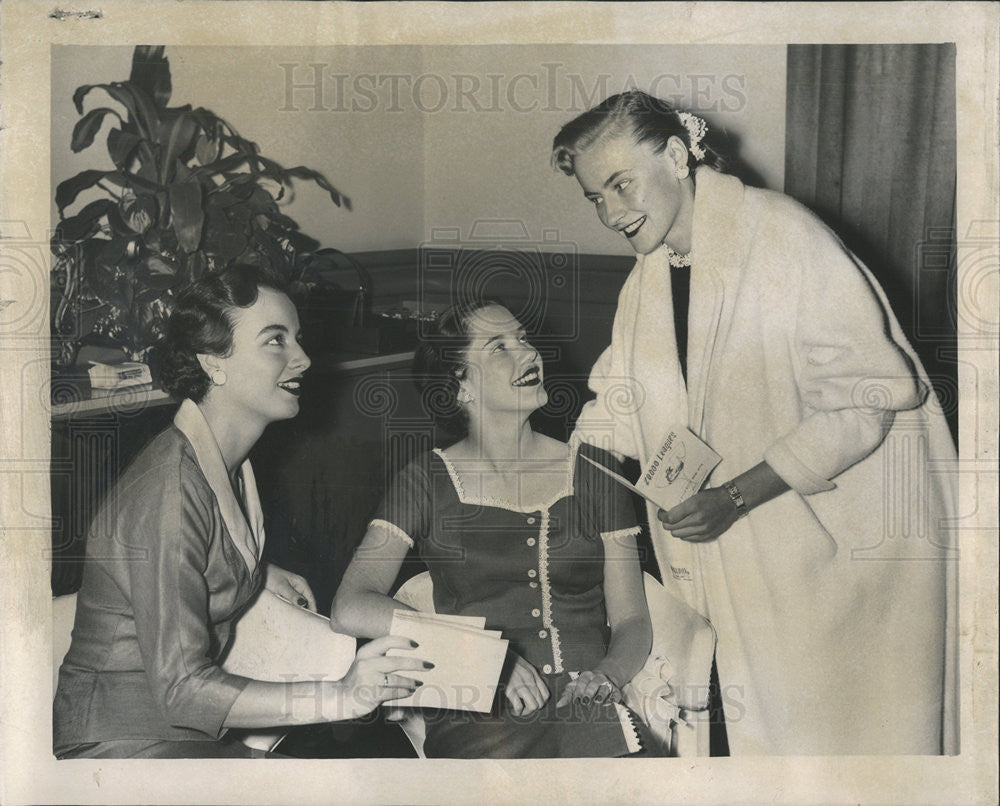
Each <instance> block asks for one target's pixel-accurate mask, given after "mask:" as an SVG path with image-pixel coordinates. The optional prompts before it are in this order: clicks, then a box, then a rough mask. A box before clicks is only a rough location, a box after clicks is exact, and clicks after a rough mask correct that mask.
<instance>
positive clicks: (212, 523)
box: [53, 266, 422, 758]
mask: <svg viewBox="0 0 1000 806" xmlns="http://www.w3.org/2000/svg"><path fill="white" fill-rule="evenodd" d="M299 335H300V334H299V318H298V314H297V313H296V310H295V306H294V305H293V304H292V301H291V300H290V299H289V298H288V296H287V295H286V294H285V292H284V290H283V286H282V284H281V283H280V281H278V280H276V279H274V278H269V277H267V276H265V275H264V274H262V273H261V271H260V270H258V269H256V268H253V267H249V266H235V267H232V268H228V269H226V270H224V271H222V272H220V273H218V274H214V275H211V276H209V277H207V278H205V279H203V280H200V281H198V282H197V283H195V284H194V285H192V286H190V287H189V288H188V289H187V291H186V292H184V293H183V294H182V295H181V296H180V297H179V299H178V300H177V302H176V305H175V309H174V311H173V313H172V315H171V318H170V322H169V326H168V334H167V340H166V345H165V348H164V349H165V354H164V368H163V377H162V381H163V384H164V387H165V388H166V389H167V390H168V391H170V392H171V393H172V394H173V395H174V396H175V397H177V398H179V399H181V400H182V402H181V404H180V407H179V408H178V411H177V416H176V417H175V418H174V422H173V425H171V426H170V427H169V428H167V429H166V430H165V431H163V432H162V433H161V434H160V435H159V436H157V437H156V438H155V439H153V441H152V442H151V443H150V444H149V445H147V446H146V447H145V448H144V449H143V451H142V452H141V453H140V454H139V456H138V457H136V459H135V461H134V462H132V464H131V465H130V466H129V467H128V469H127V470H126V471H125V473H124V474H123V475H122V477H121V479H119V481H118V484H117V485H116V487H115V489H114V490H112V491H111V492H110V493H109V494H108V497H107V501H106V502H105V505H104V507H103V508H102V510H101V512H99V513H98V515H97V517H96V518H95V519H94V523H93V525H92V526H91V529H90V532H89V534H88V537H87V560H86V567H85V570H84V576H83V586H82V587H81V589H80V593H79V596H78V599H77V606H76V621H75V624H74V627H73V641H72V644H71V646H70V649H69V652H68V653H67V654H66V658H65V660H64V661H63V663H62V666H61V667H60V669H59V684H58V687H57V690H56V696H55V703H54V705H53V733H54V740H53V741H54V748H53V749H54V751H55V754H56V756H57V757H59V758H224V757H241V756H250V755H252V751H251V750H250V748H248V747H246V746H244V745H242V744H240V743H239V742H236V741H232V740H229V739H228V737H227V736H226V735H225V734H226V732H227V729H229V728H270V727H278V726H291V725H300V724H311V723H316V722H327V721H333V720H340V719H352V718H355V717H358V716H361V715H363V714H366V713H368V712H369V711H371V710H372V709H373V708H375V707H376V706H377V705H378V704H379V703H381V702H382V701H384V700H386V699H391V698H398V697H401V696H405V695H406V694H408V693H410V692H412V691H413V690H414V687H415V685H414V683H413V681H412V680H411V679H410V678H409V677H400V676H399V675H397V674H395V672H397V671H405V672H410V673H411V674H412V672H413V670H415V669H419V668H422V665H421V662H420V661H419V660H418V659H416V658H414V657H412V653H411V652H410V651H409V650H410V649H411V647H412V644H411V642H410V641H409V640H408V639H405V638H397V637H391V636H390V637H386V638H384V639H382V640H380V641H373V642H372V643H370V644H368V645H367V646H365V647H363V648H362V649H361V650H360V652H358V655H357V658H356V659H355V660H354V663H353V665H352V666H351V668H350V670H349V671H348V673H347V675H346V676H345V677H344V678H343V680H332V679H325V680H321V681H313V680H308V681H300V682H287V683H273V682H265V681H261V680H251V679H248V678H246V677H240V676H237V675H234V674H229V673H227V672H226V671H225V670H224V669H223V668H222V667H221V666H220V664H219V660H220V658H221V657H222V655H223V653H224V652H225V650H226V648H227V646H228V644H229V642H230V637H231V635H232V627H233V624H234V623H235V621H236V620H237V619H238V618H239V616H240V615H241V614H242V612H243V611H244V609H245V608H246V607H247V606H248V604H249V603H250V602H251V601H252V600H253V598H254V597H255V596H256V594H257V593H258V591H260V589H261V588H262V587H266V588H267V589H268V590H271V591H273V592H275V593H277V594H280V595H282V596H285V597H286V598H291V599H292V600H295V599H302V600H304V601H305V603H306V604H308V606H309V607H310V608H312V609H315V607H316V604H315V600H314V599H313V594H312V591H310V590H309V585H308V583H306V581H305V580H304V579H303V578H302V577H300V576H298V575H296V574H290V573H289V572H287V571H283V570H282V569H280V568H277V567H275V566H273V565H265V563H263V562H262V561H261V553H262V551H263V547H264V531H263V527H262V523H263V518H262V514H261V510H260V504H259V500H258V497H257V488H256V485H255V483H254V476H253V471H252V470H251V468H250V462H249V461H248V460H247V455H248V454H249V452H250V449H251V448H252V447H253V446H254V444H255V443H256V442H257V439H258V438H259V437H260V435H261V433H262V432H263V431H264V429H265V428H266V427H267V426H268V424H270V423H273V422H276V421H278V420H284V419H287V418H289V417H294V416H295V415H296V414H297V413H298V410H299V401H298V394H299V388H300V384H301V380H302V374H303V373H304V372H305V371H306V370H307V369H308V368H309V358H308V357H307V356H306V354H305V353H304V352H303V351H302V347H301V346H300V345H299V342H298V339H299ZM394 648H395V649H406V650H407V651H406V652H405V653H404V654H405V655H406V656H407V657H386V655H385V653H386V652H387V651H388V650H389V649H394Z"/></svg>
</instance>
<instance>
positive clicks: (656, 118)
mask: <svg viewBox="0 0 1000 806" xmlns="http://www.w3.org/2000/svg"><path fill="white" fill-rule="evenodd" d="M679 115H680V113H679V112H678V110H676V109H675V108H674V107H673V106H671V105H670V104H669V103H667V102H666V101H664V100H661V99H660V98H656V97H654V96H652V95H649V94H648V93H645V92H642V91H641V90H630V91H629V92H623V93H619V94H618V95H612V96H610V97H609V98H605V99H604V100H603V101H601V103H599V104H598V105H597V106H595V107H594V108H593V109H589V110H587V111H586V112H584V113H583V114H582V115H580V116H578V117H576V118H574V119H573V120H571V121H570V122H569V123H567V124H566V125H565V126H563V127H562V129H560V130H559V134H557V135H556V136H555V139H554V140H553V141H552V157H551V162H552V166H553V167H554V168H558V169H559V170H560V171H562V172H563V173H564V174H566V175H567V176H573V175H574V171H575V169H574V167H573V159H574V157H576V155H577V154H579V153H580V152H581V151H585V150H586V149H588V148H589V147H590V146H592V145H593V144H594V143H595V142H597V141H598V140H600V139H601V138H603V137H610V136H615V135H622V134H628V135H631V136H633V137H634V138H635V141H636V142H637V143H652V144H653V146H654V148H655V150H656V153H657V154H659V153H660V152H662V151H663V150H664V149H665V148H666V147H667V141H668V140H669V139H670V138H671V137H679V138H680V139H681V141H682V142H683V143H684V145H685V146H686V147H687V149H688V167H689V168H690V169H691V172H692V174H693V173H694V169H695V168H696V167H697V166H699V165H707V166H708V167H710V168H714V169H715V170H717V171H723V170H725V162H724V160H723V158H722V157H721V156H720V155H719V154H718V153H716V152H715V151H714V150H713V149H712V148H711V147H710V146H709V145H708V144H706V143H705V141H704V139H703V140H702V141H701V142H700V143H699V145H700V146H701V148H702V149H703V150H704V152H705V154H704V157H702V158H701V159H699V158H697V157H695V155H694V154H692V153H691V135H690V133H689V132H688V129H687V127H686V126H685V125H684V123H683V122H682V121H681V119H680V116H679Z"/></svg>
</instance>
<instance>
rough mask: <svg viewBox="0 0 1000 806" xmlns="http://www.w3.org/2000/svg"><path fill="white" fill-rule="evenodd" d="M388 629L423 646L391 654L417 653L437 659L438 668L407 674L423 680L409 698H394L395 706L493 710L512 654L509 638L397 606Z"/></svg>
mask: <svg viewBox="0 0 1000 806" xmlns="http://www.w3.org/2000/svg"><path fill="white" fill-rule="evenodd" d="M389 632H390V633H391V634H392V635H402V636H405V637H407V638H410V639H412V640H414V641H416V642H417V643H418V644H419V645H420V646H419V647H418V648H417V649H415V650H395V649H393V650H389V652H388V653H387V654H389V655H411V656H412V655H413V654H416V655H418V656H419V657H420V658H422V659H423V660H426V661H430V662H431V663H433V664H434V668H433V669H427V670H426V671H424V670H421V671H419V672H414V673H412V675H405V676H412V677H413V678H414V679H417V680H422V681H423V685H422V686H420V687H419V688H418V689H417V690H416V691H415V692H414V693H413V694H412V695H410V696H408V697H404V698H402V699H398V700H392V701H391V702H392V704H393V705H405V706H410V707H416V708H448V709H451V710H456V711H478V712H480V713H489V711H490V709H491V708H492V706H493V700H494V697H495V696H496V691H497V685H498V683H499V680H500V672H501V670H502V669H503V664H504V660H505V659H506V657H507V640H506V639H505V638H500V637H499V633H498V632H497V631H495V630H476V629H470V628H468V627H463V626H458V625H454V624H449V623H448V622H447V621H442V620H441V618H440V616H438V615H435V614H433V613H418V612H416V611H404V610H397V611H395V613H394V614H393V619H392V626H391V628H390V630H389Z"/></svg>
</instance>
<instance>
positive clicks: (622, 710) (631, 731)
mask: <svg viewBox="0 0 1000 806" xmlns="http://www.w3.org/2000/svg"><path fill="white" fill-rule="evenodd" d="M614 706H615V710H616V711H618V721H619V722H621V724H622V734H623V735H624V736H625V746H626V747H627V748H628V751H629V753H638V752H639V751H640V750H642V739H640V738H639V731H637V730H636V729H635V722H633V720H634V719H635V717H634V716H633V715H632V712H631V711H630V710H629V709H628V708H626V707H625V706H624V705H622V704H621V703H620V702H616V703H615V704H614Z"/></svg>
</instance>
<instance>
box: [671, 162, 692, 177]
mask: <svg viewBox="0 0 1000 806" xmlns="http://www.w3.org/2000/svg"><path fill="white" fill-rule="evenodd" d="M674 173H675V174H677V178H678V179H687V178H688V174H689V173H691V169H690V168H688V167H687V165H678V166H677V167H676V168H674Z"/></svg>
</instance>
